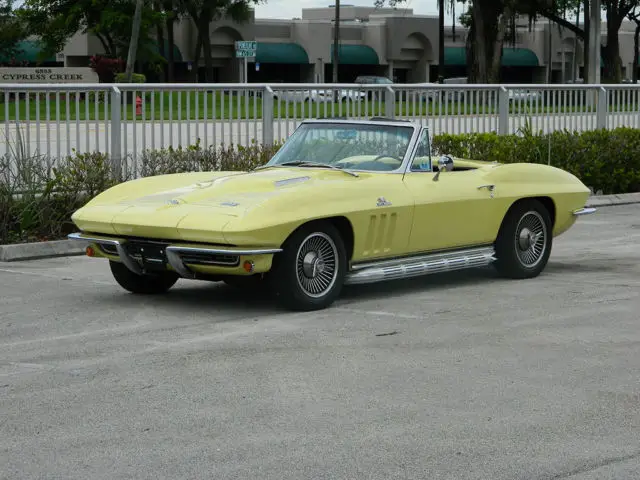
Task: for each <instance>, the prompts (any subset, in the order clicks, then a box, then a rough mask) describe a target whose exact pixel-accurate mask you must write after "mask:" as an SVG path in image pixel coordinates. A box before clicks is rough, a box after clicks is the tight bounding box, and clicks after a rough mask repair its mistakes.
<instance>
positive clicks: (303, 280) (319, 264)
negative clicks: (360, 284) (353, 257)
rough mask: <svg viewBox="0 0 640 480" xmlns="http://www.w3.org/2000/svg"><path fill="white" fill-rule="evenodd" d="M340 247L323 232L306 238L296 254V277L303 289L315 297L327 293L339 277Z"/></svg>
mask: <svg viewBox="0 0 640 480" xmlns="http://www.w3.org/2000/svg"><path fill="white" fill-rule="evenodd" d="M338 268H339V265H338V248H337V247H336V244H335V242H334V241H333V239H332V238H331V237H330V236H329V235H327V234H325V233H322V232H316V233H312V234H311V235H309V236H308V237H307V238H305V239H304V240H303V241H302V242H301V243H300V247H299V248H298V253H297V255H296V279H297V281H298V286H299V287H300V288H301V289H302V291H303V292H304V293H305V294H306V295H308V296H309V297H313V298H320V297H322V296H324V295H326V294H327V293H328V292H329V291H330V290H331V288H332V287H333V285H334V284H335V283H336V279H337V278H338Z"/></svg>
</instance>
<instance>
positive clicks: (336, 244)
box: [270, 222, 347, 311]
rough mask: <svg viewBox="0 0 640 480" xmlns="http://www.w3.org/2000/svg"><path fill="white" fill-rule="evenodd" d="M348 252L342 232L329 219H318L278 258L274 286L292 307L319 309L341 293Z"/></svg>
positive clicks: (290, 240)
mask: <svg viewBox="0 0 640 480" xmlns="http://www.w3.org/2000/svg"><path fill="white" fill-rule="evenodd" d="M346 268H347V254H346V248H345V246H344V241H343V240H342V237H341V235H340V232H339V231H338V229H337V228H336V227H334V226H333V225H332V224H331V223H329V222H314V223H312V224H309V225H305V226H303V227H301V228H300V229H298V230H297V231H296V232H295V233H293V234H292V235H291V236H290V237H289V238H288V239H287V241H286V242H285V244H284V246H283V251H282V253H280V254H278V255H277V256H276V257H275V258H274V264H273V268H272V270H271V275H270V283H271V288H272V290H273V291H274V293H275V294H276V296H277V297H278V300H279V301H280V303H282V304H283V305H284V306H286V307H287V308H290V309H292V310H303V311H308V310H319V309H322V308H326V307H328V306H329V305H331V304H332V303H333V302H334V301H335V300H336V298H338V296H339V295H340V291H341V290H342V286H343V284H344V278H345V274H346Z"/></svg>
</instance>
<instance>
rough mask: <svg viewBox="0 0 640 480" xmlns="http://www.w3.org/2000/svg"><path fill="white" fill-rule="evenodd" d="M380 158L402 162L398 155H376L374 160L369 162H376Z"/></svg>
mask: <svg viewBox="0 0 640 480" xmlns="http://www.w3.org/2000/svg"><path fill="white" fill-rule="evenodd" d="M381 158H393V159H394V160H399V161H400V162H402V157H400V156H399V155H386V154H385V155H378V156H377V157H376V158H374V159H373V160H369V161H370V162H377V161H378V160H380V159H381Z"/></svg>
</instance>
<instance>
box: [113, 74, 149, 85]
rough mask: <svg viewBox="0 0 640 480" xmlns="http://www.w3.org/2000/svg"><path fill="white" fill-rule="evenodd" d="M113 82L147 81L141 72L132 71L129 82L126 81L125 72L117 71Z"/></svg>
mask: <svg viewBox="0 0 640 480" xmlns="http://www.w3.org/2000/svg"><path fill="white" fill-rule="evenodd" d="M114 81H115V83H145V82H146V81H147V77H145V76H144V74H142V73H134V74H132V75H131V82H127V75H126V73H124V72H122V73H117V74H116V75H115V78H114Z"/></svg>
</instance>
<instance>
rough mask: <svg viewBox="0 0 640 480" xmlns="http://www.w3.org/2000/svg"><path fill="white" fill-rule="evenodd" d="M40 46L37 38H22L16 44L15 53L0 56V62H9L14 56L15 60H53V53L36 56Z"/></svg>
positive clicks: (35, 61) (32, 61) (37, 61)
mask: <svg viewBox="0 0 640 480" xmlns="http://www.w3.org/2000/svg"><path fill="white" fill-rule="evenodd" d="M42 48H43V47H42V45H41V44H40V42H39V41H37V40H22V41H20V42H18V43H17V45H16V50H15V55H13V56H12V55H7V56H0V62H4V63H9V62H11V60H12V57H13V58H15V60H16V61H17V62H25V61H26V62H29V63H40V62H55V61H56V57H55V55H53V56H50V57H47V58H43V59H39V58H38V55H39V54H40V52H41V51H42Z"/></svg>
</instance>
